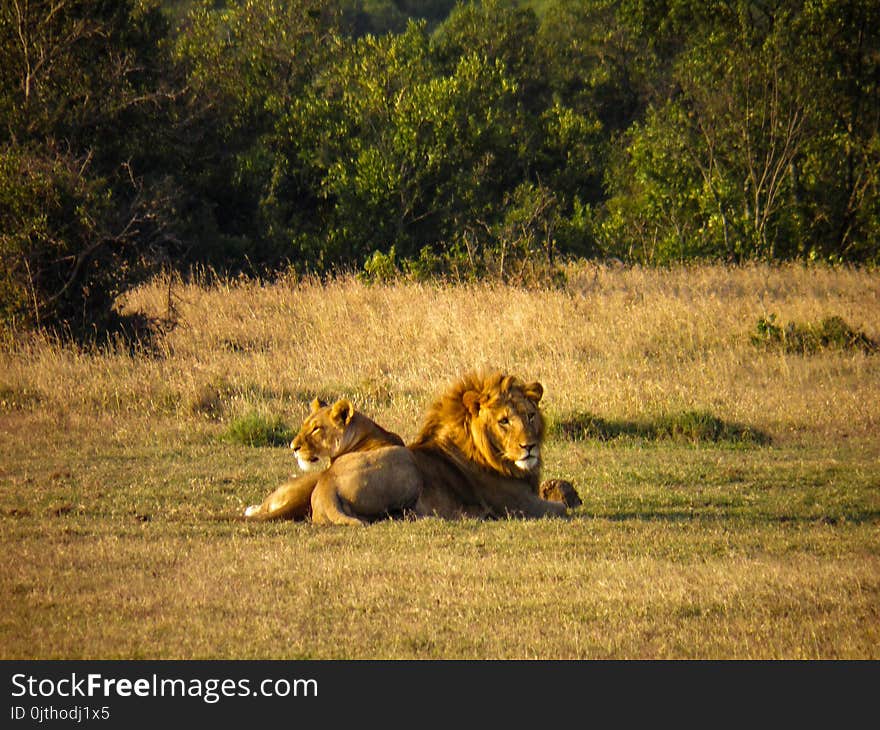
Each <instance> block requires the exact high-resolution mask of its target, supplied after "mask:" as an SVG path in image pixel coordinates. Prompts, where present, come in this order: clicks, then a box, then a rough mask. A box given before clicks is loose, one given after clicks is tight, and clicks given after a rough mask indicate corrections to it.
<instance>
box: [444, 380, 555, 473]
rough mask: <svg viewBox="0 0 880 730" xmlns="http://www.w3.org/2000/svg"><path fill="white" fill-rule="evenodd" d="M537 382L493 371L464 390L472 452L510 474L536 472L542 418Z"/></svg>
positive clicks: (502, 471) (542, 428) (542, 434)
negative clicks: (526, 381)
mask: <svg viewBox="0 0 880 730" xmlns="http://www.w3.org/2000/svg"><path fill="white" fill-rule="evenodd" d="M543 394H544V388H543V386H542V385H541V384H540V383H538V382H535V383H524V382H523V381H521V380H519V379H518V378H516V377H514V376H512V375H501V374H496V375H494V376H491V377H488V378H485V379H483V380H482V381H476V382H474V383H473V387H469V388H467V389H465V390H463V392H462V394H461V403H462V405H463V406H464V409H465V411H466V419H465V420H466V423H465V427H466V428H467V430H468V436H469V438H470V440H471V441H472V442H473V446H474V447H475V451H474V452H473V453H472V454H471V455H472V456H478V457H480V461H483V462H484V463H486V464H487V465H488V466H490V467H492V468H494V469H495V470H497V471H498V472H500V473H502V474H509V475H511V476H524V475H530V476H531V475H537V474H538V472H539V471H540V468H541V444H542V443H543V440H544V419H543V417H542V416H541V411H540V410H539V409H538V403H540V401H541V396H542V395H543Z"/></svg>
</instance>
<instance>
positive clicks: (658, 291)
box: [0, 266, 880, 438]
mask: <svg viewBox="0 0 880 730" xmlns="http://www.w3.org/2000/svg"><path fill="white" fill-rule="evenodd" d="M174 292H175V297H176V305H177V308H178V310H179V315H180V318H181V320H180V321H181V324H180V326H179V327H178V328H177V329H175V330H174V331H173V332H171V333H170V334H169V335H168V336H167V337H166V338H165V339H164V340H163V341H162V342H161V343H159V350H160V356H158V357H151V358H145V357H142V356H139V355H130V354H129V353H128V352H127V351H126V350H125V349H124V348H119V349H117V350H115V351H114V350H112V349H111V350H110V351H108V352H105V353H103V354H100V355H95V354H83V353H80V352H76V351H73V350H71V349H67V348H64V347H61V346H57V345H52V344H49V343H46V342H36V343H34V344H32V345H31V346H29V347H25V348H21V349H19V350H18V351H16V352H15V353H12V354H3V355H2V361H0V362H2V373H3V374H2V376H0V377H2V380H0V390H2V391H3V392H4V393H6V395H5V396H4V397H5V398H6V399H7V400H10V399H14V398H18V399H19V400H22V401H24V403H25V404H27V403H32V402H34V401H37V402H39V404H40V406H41V407H44V408H49V409H54V410H64V411H74V412H76V413H85V414H93V413H102V414H103V413H107V412H113V413H125V412H131V413H139V414H151V415H152V414H155V415H165V414H170V415H172V416H174V417H175V418H179V417H185V416H187V415H188V414H190V413H196V414H198V413H207V414H208V415H210V414H212V413H214V414H215V415H219V414H218V413H217V410H216V407H222V408H223V409H225V415H226V416H229V415H231V414H234V413H240V412H241V411H242V410H247V409H248V408H249V407H252V406H254V405H257V406H260V407H266V408H269V409H275V410H276V411H281V412H284V411H285V410H286V411H289V417H290V418H292V419H293V420H298V418H299V417H300V416H301V415H302V414H301V412H300V411H299V410H298V409H299V408H300V407H301V403H302V402H304V399H305V398H306V397H307V396H308V395H310V394H313V393H324V394H327V395H334V394H339V393H343V392H344V393H346V394H349V395H351V396H353V397H354V398H355V400H356V401H357V402H358V404H359V405H361V406H362V407H366V408H369V409H370V410H371V411H372V412H373V413H374V414H375V415H376V416H377V417H381V418H383V419H385V420H386V421H388V422H389V423H390V424H391V425H393V426H395V427H396V428H399V429H400V430H401V431H402V432H403V433H404V435H411V434H412V433H414V431H415V430H416V429H417V427H418V421H419V418H420V414H421V413H422V411H423V409H424V406H425V402H426V399H428V398H430V397H431V395H432V394H433V393H435V392H436V391H437V390H438V389H440V388H442V387H443V386H444V384H445V383H446V382H448V381H449V380H451V379H453V378H455V377H456V376H457V375H458V374H460V373H461V372H462V371H464V370H467V369H473V368H483V367H490V366H497V367H502V368H509V369H511V370H513V371H516V372H518V373H523V374H524V375H527V376H528V377H534V378H537V379H540V380H542V382H544V383H545V385H546V390H547V400H546V403H545V408H547V409H549V411H550V412H551V413H565V412H570V411H577V410H585V409H586V410H589V411H591V412H594V413H598V414H601V415H613V416H616V417H619V418H635V417H639V416H644V415H645V414H658V413H664V412H669V411H677V410H687V409H694V408H698V409H699V408H703V409H708V410H711V411H712V412H713V413H715V414H716V415H717V416H719V417H720V418H723V419H725V420H731V421H735V422H743V423H748V424H751V425H753V426H755V427H757V428H761V429H764V430H767V431H770V432H773V433H774V435H775V436H776V437H778V438H786V437H788V436H790V435H794V436H795V437H796V435H797V433H799V432H802V431H810V432H812V433H816V434H826V435H829V436H831V435H834V436H845V435H850V436H859V435H861V436H864V435H868V434H874V433H877V432H878V430H880V409H878V407H877V398H876V394H877V393H878V392H880V370H878V368H877V367H876V366H875V360H876V358H874V357H871V356H866V355H864V354H861V353H843V354H841V353H839V352H831V353H826V354H819V355H815V356H811V357H803V356H798V355H788V354H784V353H781V352H778V351H773V350H768V351H762V350H760V349H758V348H756V347H755V346H754V345H753V344H752V343H751V341H750V336H751V334H753V333H754V331H755V326H756V323H757V320H758V319H759V318H760V317H761V316H765V315H767V314H769V313H775V314H777V315H778V317H779V318H780V319H782V320H783V321H786V320H798V321H817V320H818V319H821V318H822V317H826V316H829V315H832V314H837V315H840V316H842V317H843V318H844V319H845V320H847V321H848V322H849V323H850V324H851V325H853V326H854V327H856V328H858V329H862V330H863V331H864V332H865V333H866V334H867V335H868V336H870V337H872V338H874V339H880V275H878V274H877V273H876V272H873V271H865V270H851V269H827V268H820V267H816V268H813V267H811V268H804V267H799V266H787V267H781V268H776V267H774V268H770V267H765V266H752V267H745V268H738V269H729V268H724V267H715V266H701V267H689V268H677V269H671V270H643V269H624V268H620V269H615V268H601V267H599V268H589V267H580V268H578V269H573V270H572V272H571V273H570V276H569V284H568V285H567V286H566V287H565V288H564V289H561V290H547V291H541V292H538V293H536V292H533V291H526V290H522V289H516V288H511V287H506V286H501V285H493V284H477V285H474V286H469V287H453V286H449V287H442V286H441V287H435V286H426V285H419V284H397V285H393V286H367V285H363V284H361V283H359V282H358V281H357V280H356V279H353V278H346V279H343V280H340V281H337V282H335V283H331V284H328V285H326V286H324V285H321V284H319V283H316V282H306V283H294V282H291V283H281V284H277V285H274V286H263V285H261V284H259V283H256V282H253V281H246V280H243V281H232V282H228V283H227V284H225V285H222V286H215V287H211V288H204V287H200V286H197V285H181V284H177V285H176V286H175V287H174ZM166 299H167V287H166V284H165V282H156V283H155V284H153V285H150V286H146V287H143V288H142V289H140V290H138V291H136V292H135V293H134V294H132V295H131V296H129V298H128V301H127V303H126V306H127V307H128V308H130V309H136V310H142V311H146V312H148V313H151V314H153V315H161V314H162V313H163V312H164V311H165V306H166ZM212 406H213V407H212Z"/></svg>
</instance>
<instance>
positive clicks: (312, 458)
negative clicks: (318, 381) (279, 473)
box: [290, 399, 354, 471]
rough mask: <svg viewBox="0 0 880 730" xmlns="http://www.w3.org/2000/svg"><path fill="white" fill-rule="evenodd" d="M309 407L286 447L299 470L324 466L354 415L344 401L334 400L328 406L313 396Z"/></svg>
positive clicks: (350, 406) (352, 410)
mask: <svg viewBox="0 0 880 730" xmlns="http://www.w3.org/2000/svg"><path fill="white" fill-rule="evenodd" d="M311 408H312V410H311V413H309V415H308V417H307V418H306V420H305V421H303V425H302V427H301V428H300V430H299V433H298V434H297V435H296V436H295V437H294V439H293V441H291V442H290V448H292V449H293V453H294V455H295V456H296V460H297V462H298V463H299V468H300V469H302V470H303V471H317V470H320V469H322V468H324V467H325V466H326V465H327V461H328V460H329V458H330V457H331V456H333V455H334V454H335V452H336V450H337V449H338V447H339V444H340V442H341V441H342V437H343V435H344V434H345V429H346V427H347V426H348V424H349V423H350V422H351V419H352V416H353V415H354V409H353V408H352V405H351V403H349V402H348V401H347V400H338V401H336V403H334V404H333V405H332V406H328V405H325V404H323V403H321V402H320V401H319V400H317V399H315V400H314V401H313V402H312V406H311Z"/></svg>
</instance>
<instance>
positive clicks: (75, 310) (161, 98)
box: [0, 1, 175, 336]
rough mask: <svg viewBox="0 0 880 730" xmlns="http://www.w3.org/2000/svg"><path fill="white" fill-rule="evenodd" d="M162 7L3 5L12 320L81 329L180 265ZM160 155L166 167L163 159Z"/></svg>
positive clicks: (3, 252)
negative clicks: (172, 254) (150, 277)
mask: <svg viewBox="0 0 880 730" xmlns="http://www.w3.org/2000/svg"><path fill="white" fill-rule="evenodd" d="M166 33H167V27H166V25H165V24H164V21H163V18H162V16H161V14H160V13H159V10H158V8H157V6H156V5H155V4H153V3H150V2H139V3H135V2H124V3H95V2H84V1H73V2H68V3H50V2H31V3H20V2H12V3H4V4H3V5H0V81H2V83H0V265H2V274H0V321H2V322H3V324H5V325H6V326H7V327H11V329H13V330H21V329H30V328H33V327H45V328H51V329H53V330H56V331H59V332H64V333H70V334H73V335H76V336H84V335H95V334H97V333H100V332H103V331H105V330H107V329H111V328H113V327H115V326H117V325H118V324H119V322H120V318H119V316H118V315H117V314H116V312H115V310H114V304H115V301H116V299H117V297H118V296H119V295H120V294H121V293H123V292H124V291H126V290H127V289H129V288H131V287H132V286H134V285H136V284H137V283H139V282H140V281H143V279H144V278H145V277H146V275H147V274H148V273H149V272H150V271H152V270H154V265H156V264H159V263H161V262H163V261H164V260H167V256H168V254H169V251H170V250H171V249H172V248H173V247H174V243H175V239H174V237H173V235H172V234H171V225H172V221H171V215H172V207H173V206H172V203H171V197H172V196H171V191H172V189H173V185H172V184H171V183H170V180H169V175H168V173H167V172H166V171H165V169H164V163H165V162H167V160H165V158H164V157H163V150H162V148H161V144H160V135H159V134H158V133H157V132H156V129H157V128H161V127H162V125H163V124H165V123H166V122H167V121H168V118H167V117H166V116H165V113H166V112H167V111H168V106H169V100H170V98H171V96H172V93H171V91H170V86H169V83H170V82H169V80H168V79H167V78H165V77H163V74H162V72H163V70H167V67H166V66H165V65H164V62H163V56H162V51H161V49H160V47H159V44H160V41H161V40H162V38H163V37H164V36H165V34H166ZM160 161H161V164H160Z"/></svg>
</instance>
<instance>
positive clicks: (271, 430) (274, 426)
mask: <svg viewBox="0 0 880 730" xmlns="http://www.w3.org/2000/svg"><path fill="white" fill-rule="evenodd" d="M295 435H296V431H294V430H293V429H292V428H290V426H288V425H287V424H286V423H285V422H284V420H283V419H282V418H281V417H280V416H267V415H265V414H263V413H260V412H259V411H250V412H249V413H246V414H245V415H243V416H240V417H238V418H236V419H234V420H233V421H231V422H230V424H229V426H228V427H227V428H226V431H225V432H224V433H223V437H224V438H225V439H227V440H228V441H231V442H232V443H236V444H242V445H243V446H287V444H289V443H290V441H291V439H293V437H294V436H295Z"/></svg>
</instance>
